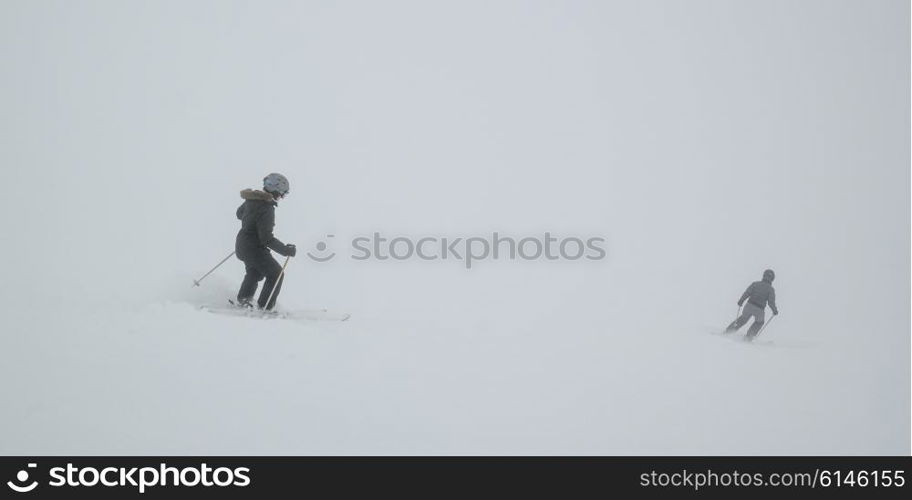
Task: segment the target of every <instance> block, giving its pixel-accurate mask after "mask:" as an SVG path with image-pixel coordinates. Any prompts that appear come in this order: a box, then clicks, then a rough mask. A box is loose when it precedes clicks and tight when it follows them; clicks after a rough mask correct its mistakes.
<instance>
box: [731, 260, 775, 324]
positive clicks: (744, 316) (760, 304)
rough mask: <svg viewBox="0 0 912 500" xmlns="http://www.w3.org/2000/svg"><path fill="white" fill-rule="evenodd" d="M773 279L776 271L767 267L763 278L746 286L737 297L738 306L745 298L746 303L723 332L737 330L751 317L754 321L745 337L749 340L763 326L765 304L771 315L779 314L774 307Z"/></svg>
mask: <svg viewBox="0 0 912 500" xmlns="http://www.w3.org/2000/svg"><path fill="white" fill-rule="evenodd" d="M774 279H776V273H774V272H773V270H772V269H767V270H766V271H763V280H761V281H755V282H753V283H751V284H750V286H748V287H747V290H745V291H744V294H742V295H741V298H740V299H738V307H741V305H743V304H744V301H745V300H746V301H747V305H745V306H744V309H742V310H741V315H740V316H739V317H738V318H737V319H736V320H735V321H733V322H732V324H730V325H728V328H726V329H725V333H732V332H736V331H738V329H739V328H741V327H742V326H744V324H745V323H747V322H748V320H750V318H751V317H753V318H754V323H753V324H752V325H751V326H750V328H748V329H747V339H748V340H751V339H753V338H754V337H756V336H757V333H759V332H760V328H762V327H763V321H764V315H765V313H766V304H769V306H770V309H772V311H773V316H775V315H777V314H779V309H778V308H776V290H775V289H774V288H773V280H774Z"/></svg>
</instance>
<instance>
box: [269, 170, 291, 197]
mask: <svg viewBox="0 0 912 500" xmlns="http://www.w3.org/2000/svg"><path fill="white" fill-rule="evenodd" d="M263 189H265V190H266V191H268V192H270V193H274V194H277V195H279V196H285V195H286V194H288V190H289V186H288V179H287V178H285V176H284V175H282V174H269V175H267V176H266V177H264V178H263Z"/></svg>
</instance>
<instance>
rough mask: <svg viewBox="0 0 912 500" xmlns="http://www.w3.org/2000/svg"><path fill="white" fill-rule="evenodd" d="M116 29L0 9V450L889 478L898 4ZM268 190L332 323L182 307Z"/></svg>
mask: <svg viewBox="0 0 912 500" xmlns="http://www.w3.org/2000/svg"><path fill="white" fill-rule="evenodd" d="M134 7H135V6H129V5H127V4H122V3H120V2H79V3H42V2H29V3H11V2H6V3H3V4H2V5H0V58H2V61H3V64H2V68H3V69H2V70H0V71H2V72H3V76H4V78H2V79H0V82H2V83H0V85H2V89H3V91H2V92H0V107H2V109H5V110H6V111H5V112H4V113H3V114H2V116H0V174H2V178H0V180H2V183H3V185H4V186H5V187H6V192H5V193H4V196H2V197H0V208H2V214H3V215H2V217H3V222H4V228H5V231H4V234H5V237H4V240H3V244H2V246H0V257H2V261H3V264H4V266H3V283H4V286H3V287H0V304H2V305H0V312H2V318H3V319H2V325H3V326H2V333H0V399H2V400H3V401H4V406H3V411H2V412H0V453H2V454H23V455H37V454H143V455H158V454H202V455H208V454H362V453H363V454H738V455H751V454H908V453H909V451H910V448H909V443H910V433H909V422H910V383H909V368H910V364H909V352H910V336H909V333H910V310H909V304H910V291H909V288H910V287H909V284H910V280H909V276H910V246H909V242H910V218H909V201H910V196H909V195H910V193H909V185H910V182H909V181H910V174H909V163H910V158H909V144H908V140H909V139H908V138H909V136H910V134H909V132H910V130H909V93H908V89H909V71H908V69H909V47H908V40H909V5H908V3H907V2H877V3H875V4H862V3H860V2H833V1H826V2H801V3H800V4H798V5H796V4H795V3H794V2H786V1H781V2H780V1H772V2H770V1H766V0H765V1H763V2H739V3H738V4H737V5H735V4H729V3H719V2H710V1H705V2H703V1H701V2H687V4H686V5H684V4H681V3H680V2H649V3H644V2H634V1H631V2H595V3H591V2H577V1H574V2H563V3H561V4H560V5H559V6H558V5H557V4H554V3H550V2H549V3H541V4H536V3H534V2H531V3H530V2H506V1H505V2H472V1H469V2H453V3H451V4H447V5H445V4H437V5H433V6H432V5H431V4H429V3H424V2H393V3H389V2H385V3H384V5H383V6H382V7H381V6H380V5H379V4H377V3H374V2H353V3H346V4H338V5H336V4H334V5H333V6H326V5H323V4H309V3H292V4H287V3H283V2H258V3H257V4H256V5H254V4H250V5H231V6H226V4H223V3H221V2H217V3H213V4H207V3H206V2H194V3H190V4H187V3H185V2H155V3H154V4H152V3H150V4H144V5H143V8H142V9H135V8H134ZM821 12H824V13H825V14H826V15H822V14H821ZM481 13H483V15H481ZM270 171H280V172H283V173H285V174H286V175H288V177H289V178H290V179H291V184H292V189H291V195H290V196H289V197H288V198H287V199H285V200H283V201H282V202H281V204H280V207H279V208H278V210H277V227H276V234H277V236H279V237H280V238H282V239H283V240H284V241H287V242H291V243H297V244H298V246H299V248H300V249H301V251H302V253H303V251H304V250H306V249H313V248H314V247H315V245H316V243H317V242H319V241H321V240H327V238H326V235H327V234H333V235H335V236H334V237H333V239H332V240H331V250H333V251H336V252H337V253H338V256H337V257H336V258H335V259H333V260H332V261H330V262H327V263H322V264H321V263H316V262H313V261H311V260H309V259H307V258H306V257H304V256H299V257H298V258H296V259H294V260H293V261H292V262H291V264H290V265H289V268H288V279H287V283H286V287H285V289H284V290H283V292H282V295H281V298H280V299H279V305H280V307H285V308H288V309H296V308H308V307H326V308H329V309H331V310H338V311H346V312H351V313H352V314H353V316H352V318H351V319H350V320H349V321H346V322H344V323H341V322H295V321H282V320H256V319H249V318H234V317H224V316H219V315H215V314H210V313H207V312H205V311H201V310H199V309H198V306H200V305H203V304H220V303H223V301H224V300H225V299H226V298H228V297H231V296H233V294H234V293H235V292H236V287H237V286H238V284H239V282H240V279H241V275H242V273H243V266H242V265H241V263H240V262H238V261H237V260H234V259H232V260H230V261H229V262H228V263H226V264H225V266H223V267H222V268H220V269H219V270H218V271H217V272H216V273H214V274H213V275H212V276H211V277H210V278H207V280H206V281H204V282H203V286H202V287H200V288H193V287H191V286H190V285H191V284H192V280H193V279H194V278H196V277H198V276H199V275H201V274H202V273H204V272H205V271H206V270H208V269H209V267H211V266H212V265H214V264H215V263H216V262H218V260H219V259H221V258H222V257H224V256H225V255H226V254H227V253H228V252H230V251H231V249H232V246H233V238H234V234H235V232H236V230H237V221H236V220H235V219H234V210H235V208H236V207H237V205H238V204H239V202H240V198H239V197H238V194H237V193H238V191H239V190H240V189H242V188H245V187H255V185H256V183H257V182H258V181H259V179H261V178H262V176H263V175H265V174H266V173H268V172H270ZM375 231H379V232H382V233H383V234H385V235H389V236H391V237H392V236H398V235H404V236H410V237H414V238H417V237H421V236H425V235H434V236H449V237H467V236H486V235H490V233H491V232H493V231H499V232H501V233H502V234H509V235H512V236H514V237H517V238H521V237H525V236H541V235H542V234H543V233H544V232H546V231H547V232H551V233H553V234H556V235H559V236H561V237H566V236H590V235H592V236H602V237H604V238H606V240H607V243H606V248H607V251H608V255H607V258H606V259H605V260H602V261H577V262H566V261H564V262H561V261H556V262H555V261H547V260H538V261H534V262H525V261H517V262H510V261H482V262H479V263H478V265H477V266H473V268H472V269H471V270H467V269H465V267H464V265H463V264H462V263H461V262H459V261H453V260H445V261H444V260H436V261H422V260H417V259H412V260H409V261H404V262H399V261H376V260H372V261H366V262H361V261H354V260H352V259H350V258H349V257H348V255H349V248H348V242H350V240H351V238H353V237H356V236H362V235H370V234H372V233H373V232H375ZM327 241H330V240H327ZM767 267H772V268H774V269H775V270H776V272H777V276H778V277H777V280H776V283H775V286H776V287H777V292H778V295H779V302H780V309H781V311H782V314H781V315H780V316H779V317H777V318H776V320H775V321H773V323H771V325H770V326H769V328H768V329H767V330H766V331H765V332H764V334H763V339H764V340H766V341H772V344H762V345H746V344H743V343H738V342H734V341H731V340H730V339H726V338H722V337H719V336H716V335H711V333H712V332H714V331H717V330H719V329H721V328H722V327H724V325H725V324H727V323H728V322H729V321H731V319H732V316H733V315H734V313H735V308H736V305H735V301H736V300H737V298H738V297H739V296H740V294H741V292H742V291H743V290H744V288H745V287H746V286H747V285H748V284H749V283H750V282H751V281H753V280H756V279H759V277H760V274H761V272H762V271H763V269H765V268H767Z"/></svg>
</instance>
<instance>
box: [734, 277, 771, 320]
mask: <svg viewBox="0 0 912 500" xmlns="http://www.w3.org/2000/svg"><path fill="white" fill-rule="evenodd" d="M745 300H746V301H748V302H749V303H751V304H753V305H755V306H757V307H759V308H760V309H763V308H765V307H766V304H767V303H769V306H770V309H772V310H773V312H774V313H776V314H779V309H777V308H776V290H775V289H774V288H773V285H772V283H770V282H769V281H755V282H753V283H751V284H750V286H749V287H747V290H745V291H744V293H743V294H742V295H741V298H740V299H738V305H739V306H740V305H743V304H744V301H745Z"/></svg>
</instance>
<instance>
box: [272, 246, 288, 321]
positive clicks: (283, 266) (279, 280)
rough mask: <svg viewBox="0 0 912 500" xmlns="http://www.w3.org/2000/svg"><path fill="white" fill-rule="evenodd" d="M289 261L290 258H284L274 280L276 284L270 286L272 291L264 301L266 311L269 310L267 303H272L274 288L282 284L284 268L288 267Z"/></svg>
mask: <svg viewBox="0 0 912 500" xmlns="http://www.w3.org/2000/svg"><path fill="white" fill-rule="evenodd" d="M289 260H291V256H290V255H289V256H288V257H285V263H284V264H282V271H281V272H280V273H279V277H278V278H276V282H275V283H273V285H272V290H270V292H269V299H267V300H266V309H269V303H270V302H272V296H273V295H275V291H276V288H278V287H279V283H281V282H282V276H285V266H287V265H288V261H289Z"/></svg>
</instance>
